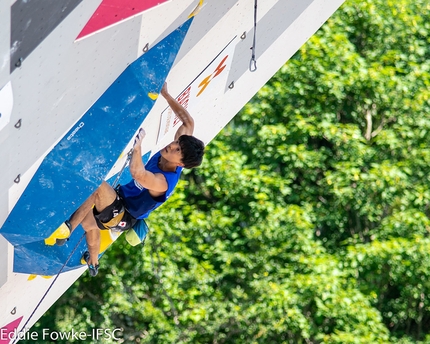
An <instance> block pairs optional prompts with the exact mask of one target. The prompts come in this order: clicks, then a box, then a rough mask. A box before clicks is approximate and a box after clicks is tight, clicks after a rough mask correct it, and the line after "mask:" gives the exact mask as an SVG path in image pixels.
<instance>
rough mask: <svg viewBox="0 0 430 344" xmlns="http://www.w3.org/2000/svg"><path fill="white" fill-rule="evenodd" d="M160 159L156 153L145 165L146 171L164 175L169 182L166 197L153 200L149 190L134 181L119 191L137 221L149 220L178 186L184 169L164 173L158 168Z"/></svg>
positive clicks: (177, 168) (179, 168)
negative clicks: (149, 216) (150, 215)
mask: <svg viewBox="0 0 430 344" xmlns="http://www.w3.org/2000/svg"><path fill="white" fill-rule="evenodd" d="M160 157H161V154H160V152H158V153H156V154H155V155H154V156H153V157H152V158H151V159H149V161H148V163H147V164H146V165H145V169H146V170H147V171H150V172H152V173H161V174H163V175H164V177H165V178H166V182H167V191H166V193H165V194H164V195H162V196H159V197H156V198H153V197H152V196H151V195H150V193H149V191H148V189H146V188H144V187H143V186H142V185H140V184H139V183H138V182H137V181H135V180H134V179H132V180H131V181H130V182H129V183H127V184H125V185H121V186H120V187H119V189H118V193H119V195H120V196H121V197H122V198H123V200H124V203H125V206H126V208H127V210H128V211H129V212H130V214H131V215H132V216H133V217H135V218H136V219H145V218H147V217H148V215H149V214H150V213H151V212H152V211H153V210H154V209H156V208H158V207H159V206H160V205H162V204H163V203H164V202H165V201H166V200H167V199H168V198H169V197H170V195H171V194H172V192H173V190H174V189H175V187H176V184H178V180H179V177H180V176H181V172H182V167H179V166H178V167H176V171H175V172H166V171H163V170H161V169H160V168H159V167H158V161H159V160H160Z"/></svg>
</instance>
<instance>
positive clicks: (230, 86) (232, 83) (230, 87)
mask: <svg viewBox="0 0 430 344" xmlns="http://www.w3.org/2000/svg"><path fill="white" fill-rule="evenodd" d="M228 88H229V89H230V90H232V89H233V88H234V81H232V82H231V84H230V85H228Z"/></svg>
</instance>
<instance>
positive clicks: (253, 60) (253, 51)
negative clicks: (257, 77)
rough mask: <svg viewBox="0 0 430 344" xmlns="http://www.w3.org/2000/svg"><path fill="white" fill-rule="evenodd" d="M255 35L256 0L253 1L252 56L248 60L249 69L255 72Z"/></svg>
mask: <svg viewBox="0 0 430 344" xmlns="http://www.w3.org/2000/svg"><path fill="white" fill-rule="evenodd" d="M256 35H257V0H255V2H254V38H253V41H252V48H251V50H252V56H251V61H249V70H250V71H251V72H255V71H256V70H257V60H256V59H255V38H256Z"/></svg>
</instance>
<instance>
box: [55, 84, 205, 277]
mask: <svg viewBox="0 0 430 344" xmlns="http://www.w3.org/2000/svg"><path fill="white" fill-rule="evenodd" d="M161 95H162V96H163V97H164V98H165V99H166V100H167V103H168V104H169V106H170V107H171V109H172V110H173V112H174V113H175V114H176V115H177V116H178V117H179V119H180V120H181V121H182V125H181V126H180V127H179V128H178V130H177V132H176V134H175V139H174V141H173V142H172V143H170V144H169V145H167V146H166V147H164V148H163V149H162V150H160V151H159V152H158V153H156V154H155V155H154V156H153V157H152V158H151V159H150V160H149V161H148V163H147V164H146V165H144V164H143V162H142V151H141V143H142V140H143V138H144V137H145V131H144V130H143V129H140V130H139V133H138V134H137V136H136V139H135V141H134V146H133V153H132V156H131V160H130V166H129V167H130V173H131V176H132V178H133V179H132V180H131V181H130V182H129V183H127V184H125V185H121V186H120V187H119V188H117V189H116V190H114V189H113V188H112V187H111V186H110V185H109V184H108V183H106V182H105V181H103V182H102V184H101V185H100V186H99V188H98V189H97V190H96V191H94V193H93V194H92V195H91V196H90V197H89V198H88V199H87V200H86V201H85V202H84V203H83V204H82V205H81V206H80V207H79V208H78V209H77V210H76V211H75V213H73V215H72V216H71V218H70V219H69V220H68V221H65V222H64V223H63V224H62V226H67V227H68V229H69V230H70V233H71V232H72V231H73V230H74V229H75V228H76V227H77V226H78V225H79V224H81V225H82V227H83V229H84V230H85V232H86V240H87V245H88V252H85V254H84V259H85V260H86V262H87V264H88V266H89V268H90V269H89V271H90V274H91V275H92V276H95V275H97V272H98V267H99V261H98V255H99V251H100V230H108V229H112V230H116V231H125V230H127V229H130V228H132V227H133V225H134V224H135V223H136V220H137V219H143V218H146V217H148V215H149V213H150V212H152V211H153V210H154V209H156V208H157V207H159V206H160V205H161V204H163V203H164V202H165V201H166V200H167V198H169V196H170V195H171V193H172V192H173V189H174V188H175V186H176V184H177V182H178V180H179V177H180V175H181V172H182V169H183V168H193V167H197V166H199V165H200V164H201V163H202V159H203V154H204V144H203V142H202V141H200V140H199V139H197V138H195V137H194V136H192V134H193V132H194V120H193V118H192V117H191V115H190V114H189V113H188V111H187V110H186V109H185V108H184V107H183V106H182V105H181V104H179V103H178V102H177V101H176V100H175V98H173V97H172V96H171V95H170V94H169V92H168V91H167V84H164V85H163V88H162V89H161ZM66 240H67V239H57V245H60V246H61V245H63V244H64V242H65V241H66Z"/></svg>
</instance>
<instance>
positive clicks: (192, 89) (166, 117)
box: [157, 37, 236, 144]
mask: <svg viewBox="0 0 430 344" xmlns="http://www.w3.org/2000/svg"><path fill="white" fill-rule="evenodd" d="M235 39H236V37H235V38H233V39H232V40H231V41H230V42H229V43H228V44H227V46H226V47H225V48H224V49H223V50H221V52H220V53H219V54H218V55H217V56H216V57H215V58H214V59H213V60H212V62H211V63H210V64H209V65H208V66H207V67H206V68H205V69H204V70H203V71H202V72H201V73H200V74H199V75H198V76H197V77H196V78H195V79H194V80H193V81H192V82H191V84H189V85H188V86H187V87H186V88H185V90H184V91H183V92H182V93H181V94H180V95H179V96H178V97H177V98H176V100H177V101H178V102H179V104H181V105H182V106H183V107H184V108H186V109H187V110H188V111H189V112H190V113H191V114H192V115H193V117H195V116H196V115H197V114H198V113H200V112H202V111H203V107H204V104H207V103H211V101H212V100H213V98H216V96H217V95H218V94H220V93H223V92H224V90H225V88H226V85H227V76H228V71H229V70H230V67H231V63H232V60H233V52H234V48H235V44H233V41H235ZM209 97H210V99H208V98H209ZM180 124H182V122H181V120H180V119H179V118H178V117H177V116H176V115H175V114H174V113H173V111H172V109H171V108H170V106H169V107H167V108H166V109H165V110H164V111H163V112H162V113H161V119H160V129H159V131H158V138H157V144H158V143H159V142H160V141H162V140H163V138H164V137H165V136H166V135H167V134H168V133H169V132H171V131H172V130H173V129H175V128H176V127H178V125H180Z"/></svg>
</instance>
